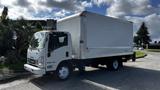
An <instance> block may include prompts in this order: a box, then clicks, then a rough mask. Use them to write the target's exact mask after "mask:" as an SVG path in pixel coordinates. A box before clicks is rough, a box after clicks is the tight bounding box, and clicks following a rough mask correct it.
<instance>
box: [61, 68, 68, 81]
mask: <svg viewBox="0 0 160 90" xmlns="http://www.w3.org/2000/svg"><path fill="white" fill-rule="evenodd" d="M68 75H69V69H68V68H67V67H61V68H60V69H59V77H60V78H61V79H66V78H67V77H68Z"/></svg>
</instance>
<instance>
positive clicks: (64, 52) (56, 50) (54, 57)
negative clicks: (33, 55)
mask: <svg viewBox="0 0 160 90" xmlns="http://www.w3.org/2000/svg"><path fill="white" fill-rule="evenodd" d="M47 51H48V52H47V61H46V70H47V71H52V70H56V68H57V66H58V64H59V63H60V62H61V61H62V60H66V59H68V58H69V56H70V55H69V47H68V37H67V34H65V33H62V32H54V33H52V34H49V42H48V50H47Z"/></svg>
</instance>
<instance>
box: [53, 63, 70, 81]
mask: <svg viewBox="0 0 160 90" xmlns="http://www.w3.org/2000/svg"><path fill="white" fill-rule="evenodd" d="M71 72H72V68H71V66H70V65H69V64H67V63H65V64H61V65H59V66H58V68H57V70H56V76H57V78H58V79H60V80H66V79H68V78H69V76H70V75H71Z"/></svg>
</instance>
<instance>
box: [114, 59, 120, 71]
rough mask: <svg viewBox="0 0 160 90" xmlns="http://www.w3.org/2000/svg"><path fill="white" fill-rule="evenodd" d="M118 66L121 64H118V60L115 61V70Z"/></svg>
mask: <svg viewBox="0 0 160 90" xmlns="http://www.w3.org/2000/svg"><path fill="white" fill-rule="evenodd" d="M118 66H119V63H118V61H117V60H115V61H114V62H113V68H114V69H117V68H118Z"/></svg>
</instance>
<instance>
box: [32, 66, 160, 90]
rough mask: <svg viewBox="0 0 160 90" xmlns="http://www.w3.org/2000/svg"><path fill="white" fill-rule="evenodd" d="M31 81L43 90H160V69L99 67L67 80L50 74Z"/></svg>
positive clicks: (75, 74) (74, 75)
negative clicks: (59, 79)
mask: <svg viewBox="0 0 160 90" xmlns="http://www.w3.org/2000/svg"><path fill="white" fill-rule="evenodd" d="M30 82H31V83H33V84H34V85H35V86H37V87H39V88H40V89H42V90H82V89H83V90H101V89H102V90H104V89H107V90H115V89H116V90H117V89H119V90H159V89H160V86H159V85H160V71H156V70H148V69H142V68H135V67H128V66H124V68H123V69H120V70H119V71H108V70H105V69H98V70H92V71H87V72H85V73H84V74H81V75H79V74H78V72H74V73H73V75H72V76H71V77H70V78H69V79H68V80H66V81H58V80H56V79H55V78H54V77H52V76H51V75H50V76H44V77H41V78H35V79H33V80H31V81H30Z"/></svg>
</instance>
